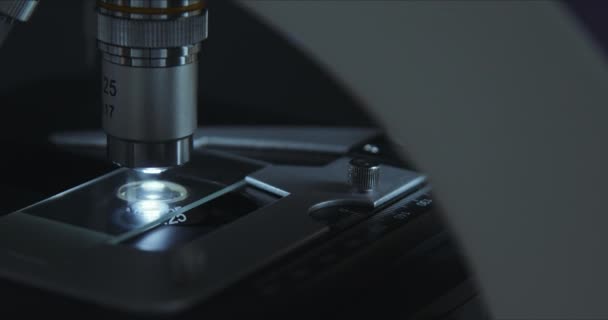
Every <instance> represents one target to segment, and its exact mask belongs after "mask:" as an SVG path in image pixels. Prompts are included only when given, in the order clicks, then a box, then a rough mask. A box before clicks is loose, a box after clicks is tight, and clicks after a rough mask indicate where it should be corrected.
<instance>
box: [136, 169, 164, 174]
mask: <svg viewBox="0 0 608 320" xmlns="http://www.w3.org/2000/svg"><path fill="white" fill-rule="evenodd" d="M165 170H167V169H166V168H143V169H141V170H139V171H141V172H142V173H145V174H161V173H163V171H165Z"/></svg>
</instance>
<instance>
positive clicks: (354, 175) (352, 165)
mask: <svg viewBox="0 0 608 320" xmlns="http://www.w3.org/2000/svg"><path fill="white" fill-rule="evenodd" d="M379 182H380V164H379V163H378V162H376V161H373V160H368V159H363V158H354V159H352V160H350V162H349V163H348V183H349V184H350V185H351V186H352V187H353V188H354V189H355V190H356V191H358V192H369V191H372V190H374V189H375V188H376V187H377V186H378V183H379Z"/></svg>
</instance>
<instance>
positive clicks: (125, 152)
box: [107, 136, 192, 168]
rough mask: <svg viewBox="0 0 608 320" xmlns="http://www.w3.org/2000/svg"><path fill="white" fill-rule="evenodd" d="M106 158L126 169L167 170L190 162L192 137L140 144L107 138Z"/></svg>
mask: <svg viewBox="0 0 608 320" xmlns="http://www.w3.org/2000/svg"><path fill="white" fill-rule="evenodd" d="M107 139H108V145H107V150H108V157H109V158H110V159H112V161H115V162H116V163H117V164H119V165H122V166H125V167H128V168H167V167H171V166H179V165H182V164H184V163H186V162H188V161H190V153H191V150H192V136H187V137H185V138H181V139H177V140H172V141H166V142H151V143H141V142H134V141H129V140H124V139H120V138H116V137H112V136H108V138H107Z"/></svg>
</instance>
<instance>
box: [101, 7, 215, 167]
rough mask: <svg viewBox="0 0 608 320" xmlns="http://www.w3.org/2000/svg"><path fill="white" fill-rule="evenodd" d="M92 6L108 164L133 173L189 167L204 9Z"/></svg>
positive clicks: (205, 35) (205, 14)
mask: <svg viewBox="0 0 608 320" xmlns="http://www.w3.org/2000/svg"><path fill="white" fill-rule="evenodd" d="M97 5H98V15H97V16H98V20H97V23H98V34H97V39H98V48H99V49H100V50H101V52H102V59H103V62H102V73H103V79H102V80H103V84H102V85H103V87H102V91H103V108H104V109H103V127H104V130H105V131H106V133H107V134H108V136H109V137H108V156H109V157H110V160H111V161H113V162H115V163H118V164H121V165H123V166H128V167H136V168H137V167H141V166H154V167H171V166H176V165H180V164H183V163H185V162H187V161H188V159H189V155H190V152H191V148H192V135H193V134H194V130H195V129H196V121H197V86H198V64H197V59H198V52H199V51H200V42H201V41H202V40H204V39H205V38H206V37H207V11H206V10H204V9H205V6H204V3H203V2H201V1H112V0H102V1H99V2H98V3H97Z"/></svg>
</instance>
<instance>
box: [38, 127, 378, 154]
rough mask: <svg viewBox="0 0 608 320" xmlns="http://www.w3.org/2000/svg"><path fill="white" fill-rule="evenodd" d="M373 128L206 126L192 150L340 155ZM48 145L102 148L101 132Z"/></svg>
mask: <svg viewBox="0 0 608 320" xmlns="http://www.w3.org/2000/svg"><path fill="white" fill-rule="evenodd" d="M378 134H379V131H378V130H376V129H372V128H356V127H350V128H349V127H342V128H326V127H279V126H277V127H263V126H259V127H246V126H245V127H239V126H206V127H204V128H199V129H197V130H196V131H195V134H194V148H201V147H235V148H238V147H242V148H255V149H258V150H268V149H271V150H272V149H275V150H291V151H309V152H324V153H334V154H343V153H346V152H347V151H348V150H349V149H350V148H352V147H353V146H354V145H356V144H358V143H361V142H363V141H365V140H368V139H371V138H373V137H374V136H377V135H378ZM50 141H51V143H53V144H56V145H58V146H61V147H65V148H91V149H97V148H104V147H105V146H106V136H105V135H104V134H103V132H100V131H78V132H61V133H57V134H54V135H52V136H51V137H50Z"/></svg>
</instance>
